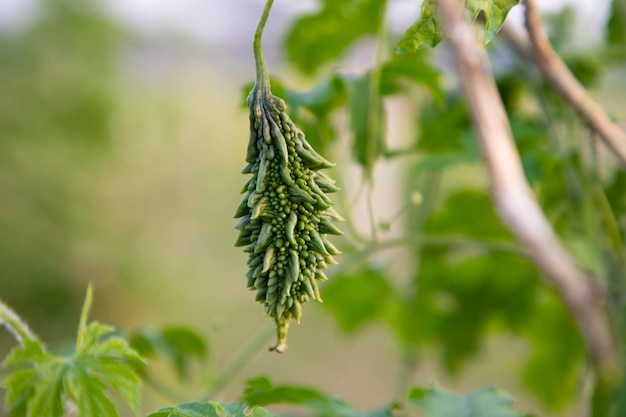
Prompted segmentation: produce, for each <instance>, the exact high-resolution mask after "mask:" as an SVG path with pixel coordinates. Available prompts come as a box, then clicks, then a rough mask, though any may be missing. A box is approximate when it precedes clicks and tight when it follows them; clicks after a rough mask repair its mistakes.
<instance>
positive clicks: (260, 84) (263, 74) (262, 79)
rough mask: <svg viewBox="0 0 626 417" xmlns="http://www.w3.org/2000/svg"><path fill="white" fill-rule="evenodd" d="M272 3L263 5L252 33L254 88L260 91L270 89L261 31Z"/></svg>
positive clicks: (271, 1)
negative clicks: (254, 71) (254, 68)
mask: <svg viewBox="0 0 626 417" xmlns="http://www.w3.org/2000/svg"><path fill="white" fill-rule="evenodd" d="M273 3H274V0H267V2H266V3H265V7H264V8H263V13H262V14H261V18H260V19H259V24H258V25H257V27H256V31H255V32H254V42H253V45H252V47H253V50H254V62H255V64H256V87H257V88H259V89H261V90H264V89H269V88H270V74H269V70H268V69H267V63H266V62H265V55H264V54H263V45H262V42H261V40H262V37H263V29H264V28H265V23H266V22H267V17H268V16H269V14H270V9H271V8H272V4H273Z"/></svg>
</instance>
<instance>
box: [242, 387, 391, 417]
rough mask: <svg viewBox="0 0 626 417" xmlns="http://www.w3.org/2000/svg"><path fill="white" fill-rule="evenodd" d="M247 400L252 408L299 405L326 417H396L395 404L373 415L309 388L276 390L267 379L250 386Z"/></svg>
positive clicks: (277, 388) (376, 411) (378, 410)
mask: <svg viewBox="0 0 626 417" xmlns="http://www.w3.org/2000/svg"><path fill="white" fill-rule="evenodd" d="M246 385H247V387H246V389H245V391H244V395H243V399H244V401H245V402H246V403H248V404H250V405H268V404H295V405H302V406H305V407H307V408H309V409H311V410H312V411H315V412H316V413H317V415H318V416H323V417H392V414H391V412H392V410H393V409H394V408H395V405H394V404H390V405H388V406H385V407H382V408H380V409H376V410H373V411H370V412H365V413H362V412H357V411H354V410H352V409H351V408H350V407H349V406H348V404H346V403H345V402H343V401H341V400H339V399H337V398H333V397H330V396H328V395H326V394H324V393H322V392H320V391H317V390H315V389H312V388H306V387H294V386H275V385H274V384H272V382H271V381H270V380H269V379H267V378H265V377H258V378H255V379H251V380H249V381H248V382H247V383H246Z"/></svg>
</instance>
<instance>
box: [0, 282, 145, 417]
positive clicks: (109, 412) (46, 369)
mask: <svg viewBox="0 0 626 417" xmlns="http://www.w3.org/2000/svg"><path fill="white" fill-rule="evenodd" d="M90 305H91V287H90V288H89V290H88V291H87V297H86V299H85V305H84V307H83V313H82V315H81V321H80V325H79V329H78V339H77V345H76V351H75V353H74V355H72V356H71V357H55V356H51V355H49V354H48V353H46V352H45V350H44V349H43V347H42V346H41V345H39V344H38V343H34V342H32V341H29V343H25V344H24V345H23V346H18V347H16V348H14V349H13V351H12V352H11V353H10V354H9V356H8V357H7V359H6V360H5V362H4V363H3V367H7V366H15V365H21V366H28V368H26V369H21V370H17V371H15V372H13V373H12V374H11V376H10V377H9V378H8V379H7V381H6V391H7V393H6V398H7V401H6V402H5V410H6V411H7V412H8V413H11V412H13V411H14V410H16V409H20V408H21V409H24V408H25V409H26V410H27V412H26V416H27V417H48V416H49V417H60V416H62V415H64V414H65V408H64V407H65V403H66V401H67V400H69V401H71V402H72V403H73V404H74V405H75V406H76V408H77V410H78V413H79V414H80V415H85V416H90V417H116V416H118V415H119V413H118V411H117V408H116V407H115V404H114V403H113V402H112V401H111V399H110V398H109V395H108V394H107V391H106V389H107V388H108V387H111V388H113V389H114V390H115V391H117V393H118V394H119V395H120V397H122V399H123V400H124V401H125V402H126V403H127V404H128V405H129V406H130V408H131V409H132V410H133V411H134V412H135V413H138V412H139V386H140V383H141V380H140V378H139V376H138V375H137V374H136V373H135V372H134V370H133V367H132V364H133V363H138V362H142V361H143V359H142V358H141V357H140V356H139V355H138V354H137V352H135V351H134V350H132V349H131V348H130V347H128V344H127V343H126V341H125V340H123V339H121V338H119V337H116V336H112V335H111V334H112V332H113V330H112V328H111V327H109V326H105V325H102V324H99V323H96V322H93V323H89V324H87V315H88V313H89V308H90Z"/></svg>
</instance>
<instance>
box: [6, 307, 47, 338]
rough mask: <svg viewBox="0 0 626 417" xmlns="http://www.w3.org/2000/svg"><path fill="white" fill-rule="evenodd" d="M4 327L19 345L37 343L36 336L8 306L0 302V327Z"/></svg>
mask: <svg viewBox="0 0 626 417" xmlns="http://www.w3.org/2000/svg"><path fill="white" fill-rule="evenodd" d="M1 325H4V327H6V328H7V330H8V331H9V332H10V333H11V334H12V335H13V337H15V340H17V342H18V343H19V344H20V345H23V344H24V342H25V341H29V340H32V341H37V340H38V339H37V336H35V334H34V333H33V332H32V331H31V330H30V328H29V327H28V325H27V324H26V323H25V322H24V320H22V319H21V318H20V316H18V315H17V314H16V313H15V312H14V311H13V310H12V309H11V308H10V307H9V306H8V305H6V304H5V303H3V302H2V301H0V326H1Z"/></svg>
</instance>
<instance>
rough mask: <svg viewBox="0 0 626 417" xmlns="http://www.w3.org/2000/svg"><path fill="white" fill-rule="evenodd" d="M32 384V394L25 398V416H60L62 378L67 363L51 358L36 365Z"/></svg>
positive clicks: (61, 412)
mask: <svg viewBox="0 0 626 417" xmlns="http://www.w3.org/2000/svg"><path fill="white" fill-rule="evenodd" d="M36 369H37V373H36V376H35V378H34V380H33V381H32V382H31V383H32V384H33V389H32V392H33V396H32V397H31V398H29V399H28V400H27V410H28V411H27V413H26V416H27V417H42V416H46V417H48V416H49V417H60V416H62V415H63V414H64V408H63V391H64V387H63V380H64V378H65V376H66V373H67V369H68V367H67V364H65V363H63V362H62V361H60V360H51V361H49V362H46V363H45V364H43V365H41V366H38V367H37V368H36Z"/></svg>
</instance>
